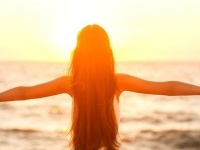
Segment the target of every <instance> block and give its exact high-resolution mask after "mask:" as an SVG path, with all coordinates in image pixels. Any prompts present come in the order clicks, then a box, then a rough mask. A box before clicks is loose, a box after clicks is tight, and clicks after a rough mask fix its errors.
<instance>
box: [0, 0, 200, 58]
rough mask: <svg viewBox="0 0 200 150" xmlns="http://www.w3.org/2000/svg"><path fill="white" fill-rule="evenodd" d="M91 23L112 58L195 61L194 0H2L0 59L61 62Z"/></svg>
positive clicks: (197, 27) (198, 16)
mask: <svg viewBox="0 0 200 150" xmlns="http://www.w3.org/2000/svg"><path fill="white" fill-rule="evenodd" d="M93 23H97V24H99V25H101V26H102V27H104V28H105V29H106V31H107V32H108V34H109V35H110V40H111V43H112V47H113V51H114V53H115V57H116V59H117V60H123V61H161V60H177V61H178V60H184V61H198V60H200V1H199V0H101V1H100V0H1V1H0V60H31V61H32V60H39V61H46V60H47V61H60V60H66V59H68V58H69V54H70V51H71V50H72V49H73V47H74V45H75V42H76V41H75V40H76V35H77V33H78V31H79V30H80V29H81V28H82V27H84V26H85V25H87V24H93Z"/></svg>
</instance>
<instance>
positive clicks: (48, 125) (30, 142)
mask: <svg viewBox="0 0 200 150" xmlns="http://www.w3.org/2000/svg"><path fill="white" fill-rule="evenodd" d="M67 69H68V64H67V63H44V62H40V63H39V62H37V63H36V62H34V63H33V62H0V91H4V90H6V89H9V88H12V87H15V86H19V85H20V86H21V85H22V86H32V85H36V84H39V83H43V82H46V81H50V80H52V79H54V78H57V77H59V76H61V75H65V74H66V73H67ZM116 72H121V73H127V74H130V75H133V76H137V77H139V78H142V79H146V80H151V81H168V80H178V81H183V82H188V83H191V84H196V85H200V62H199V63H198V62H168V63H166V62H162V63H161V62H151V63H150V62H149V63H144V62H143V63H136V62H129V63H117V64H116ZM71 102H72V99H71V98H70V96H69V95H66V94H61V95H57V96H52V97H46V98H40V99H33V100H28V101H13V102H3V103H0V150H69V148H67V143H68V141H69V137H68V136H66V133H67V131H68V130H69V128H70V117H71ZM120 109H121V120H120V128H119V132H120V137H121V139H122V142H123V148H124V150H200V96H172V97H171V96H161V95H149V94H140V93H133V92H124V93H123V94H122V95H121V96H120Z"/></svg>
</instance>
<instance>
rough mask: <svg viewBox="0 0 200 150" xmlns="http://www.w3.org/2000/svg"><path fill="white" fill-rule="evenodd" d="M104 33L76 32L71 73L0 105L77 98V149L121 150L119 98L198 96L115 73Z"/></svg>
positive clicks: (10, 93)
mask: <svg viewBox="0 0 200 150" xmlns="http://www.w3.org/2000/svg"><path fill="white" fill-rule="evenodd" d="M114 63H115V62H114V58H113V54H112V49H111V46H110V43H109V37H108V35H107V33H106V31H105V30H104V29H103V28H102V27H100V26H99V25H96V24H95V25H88V26H86V27H84V28H83V29H82V30H81V31H80V32H79V34H78V37H77V45H76V48H75V49H74V52H73V56H72V61H71V66H70V70H69V75H66V76H61V77H59V78H56V79H54V80H52V81H50V82H46V83H42V84H38V85H35V86H29V87H25V86H19V87H15V88H12V89H9V90H7V91H4V92H2V93H0V101H1V102H6V101H15V100H28V99H36V98H42V97H47V96H52V95H57V94H61V93H66V94H69V95H70V96H71V97H72V99H73V104H72V114H73V115H72V126H71V130H70V134H71V140H70V142H69V145H70V147H71V148H72V149H74V150H119V149H120V147H121V142H120V139H119V136H118V126H119V96H120V94H121V93H122V92H123V91H132V92H139V93H146V94H157V95H168V96H173V95H199V94H200V87H199V86H196V85H191V84H188V83H183V82H178V81H165V82H155V81H147V80H143V79H140V78H137V77H134V76H131V75H127V74H120V73H115V68H114Z"/></svg>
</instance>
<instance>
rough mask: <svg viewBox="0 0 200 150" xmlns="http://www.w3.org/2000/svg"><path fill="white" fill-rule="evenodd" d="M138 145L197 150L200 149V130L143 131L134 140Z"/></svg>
mask: <svg viewBox="0 0 200 150" xmlns="http://www.w3.org/2000/svg"><path fill="white" fill-rule="evenodd" d="M138 143H140V144H142V143H145V144H147V143H148V144H147V145H151V147H156V146H158V145H165V146H166V147H168V148H170V149H184V150H185V149H190V150H197V149H199V148H200V130H175V129H172V130H165V131H153V130H143V131H141V132H139V134H138V135H137V136H136V137H135V139H134V144H138ZM160 148H161V147H160Z"/></svg>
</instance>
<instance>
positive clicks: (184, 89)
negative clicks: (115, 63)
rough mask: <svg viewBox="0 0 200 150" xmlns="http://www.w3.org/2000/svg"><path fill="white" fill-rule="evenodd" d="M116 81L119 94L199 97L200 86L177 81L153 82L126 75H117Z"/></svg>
mask: <svg viewBox="0 0 200 150" xmlns="http://www.w3.org/2000/svg"><path fill="white" fill-rule="evenodd" d="M116 79H117V87H118V91H119V93H121V92H123V91H132V92H138V93H146V94H156V95H168V96H178V95H200V86H196V85H192V84H188V83H184V82H179V81H166V82H154V81H147V80H143V79H140V78H137V77H134V76H130V75H127V74H117V75H116Z"/></svg>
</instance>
